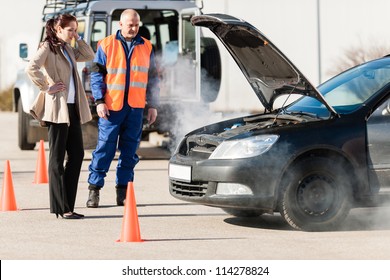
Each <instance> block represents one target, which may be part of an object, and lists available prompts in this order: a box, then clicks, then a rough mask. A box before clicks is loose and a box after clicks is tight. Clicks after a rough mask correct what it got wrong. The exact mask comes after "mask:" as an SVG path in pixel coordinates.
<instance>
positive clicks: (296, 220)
mask: <svg viewBox="0 0 390 280" xmlns="http://www.w3.org/2000/svg"><path fill="white" fill-rule="evenodd" d="M335 162H337V161H335V160H331V159H327V158H308V159H305V160H302V161H300V162H298V163H297V164H295V165H294V166H293V167H292V168H291V169H290V171H289V172H288V175H287V177H286V178H285V179H286V181H284V182H287V183H286V184H285V187H284V188H283V189H282V191H281V194H280V199H279V209H280V213H281V215H282V216H283V218H284V219H285V220H286V221H287V223H288V224H289V225H290V226H292V227H293V228H295V229H301V230H306V231H326V230H331V229H334V228H335V227H337V226H338V225H339V224H340V223H341V222H342V221H343V220H344V219H345V218H346V216H347V215H348V213H349V210H350V209H351V195H352V192H351V189H352V188H351V184H350V181H351V180H349V178H348V176H347V175H346V174H348V173H347V172H346V170H345V168H344V167H343V166H342V164H335Z"/></svg>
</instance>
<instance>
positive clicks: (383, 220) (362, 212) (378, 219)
mask: <svg viewBox="0 0 390 280" xmlns="http://www.w3.org/2000/svg"><path fill="white" fill-rule="evenodd" d="M224 221H225V222H226V223H228V224H232V225H236V226H242V227H250V228H259V229H271V230H290V231H295V229H293V228H292V227H290V226H289V225H288V224H287V222H285V220H284V219H283V218H282V217H281V216H280V215H279V214H275V215H262V216H260V217H255V218H239V217H229V218H227V219H225V220H224ZM377 230H390V208H384V207H382V208H381V207H377V208H363V209H353V210H351V212H350V214H349V215H348V216H347V218H346V219H345V221H344V222H343V223H342V225H340V226H339V227H338V228H337V229H333V230H329V231H328V232H341V231H377Z"/></svg>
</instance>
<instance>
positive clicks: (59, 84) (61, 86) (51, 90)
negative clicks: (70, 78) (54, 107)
mask: <svg viewBox="0 0 390 280" xmlns="http://www.w3.org/2000/svg"><path fill="white" fill-rule="evenodd" d="M64 90H66V86H65V85H64V83H63V82H57V83H55V84H54V85H52V86H50V87H49V89H48V91H47V93H48V94H54V93H57V92H60V91H64Z"/></svg>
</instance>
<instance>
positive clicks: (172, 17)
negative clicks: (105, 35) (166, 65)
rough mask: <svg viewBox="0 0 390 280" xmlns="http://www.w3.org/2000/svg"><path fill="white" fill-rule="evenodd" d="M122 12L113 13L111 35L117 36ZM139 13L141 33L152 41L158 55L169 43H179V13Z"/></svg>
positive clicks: (146, 11) (148, 11)
mask: <svg viewBox="0 0 390 280" xmlns="http://www.w3.org/2000/svg"><path fill="white" fill-rule="evenodd" d="M122 12H123V10H115V11H114V12H113V14H112V22H111V34H115V33H116V31H117V30H118V29H119V19H120V15H121V13H122ZM138 13H139V14H140V17H141V22H140V31H139V33H140V35H141V36H143V37H145V38H147V39H149V40H150V41H151V43H152V44H153V47H154V50H155V52H156V53H159V52H161V51H162V50H163V49H164V47H165V46H166V44H167V43H168V42H171V41H175V42H177V40H178V38H177V37H178V14H177V12H175V11H172V10H139V11H138ZM148 37H149V38H148Z"/></svg>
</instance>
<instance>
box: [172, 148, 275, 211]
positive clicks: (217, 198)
mask: <svg viewBox="0 0 390 280" xmlns="http://www.w3.org/2000/svg"><path fill="white" fill-rule="evenodd" d="M172 164H174V165H179V166H188V167H190V168H191V175H190V179H189V180H187V179H186V180H182V179H178V178H173V177H171V176H170V177H169V190H170V193H171V195H172V196H174V197H175V198H178V199H181V200H185V201H189V202H195V203H199V204H204V205H209V206H216V207H221V208H224V207H235V208H241V209H261V210H267V211H270V210H271V211H273V210H274V209H275V208H276V199H277V196H276V193H277V192H276V189H277V186H278V185H279V178H281V172H282V171H281V170H279V169H278V168H276V166H281V165H280V164H279V165H275V164H270V161H269V160H266V158H265V157H263V156H262V159H260V158H259V157H254V158H246V159H235V160H200V161H192V160H190V159H188V158H185V157H182V156H180V155H175V156H173V157H172V158H171V160H170V165H172ZM219 183H235V184H240V185H244V186H246V187H248V188H249V189H250V190H251V191H252V194H228V195H227V194H217V188H218V184H219Z"/></svg>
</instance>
